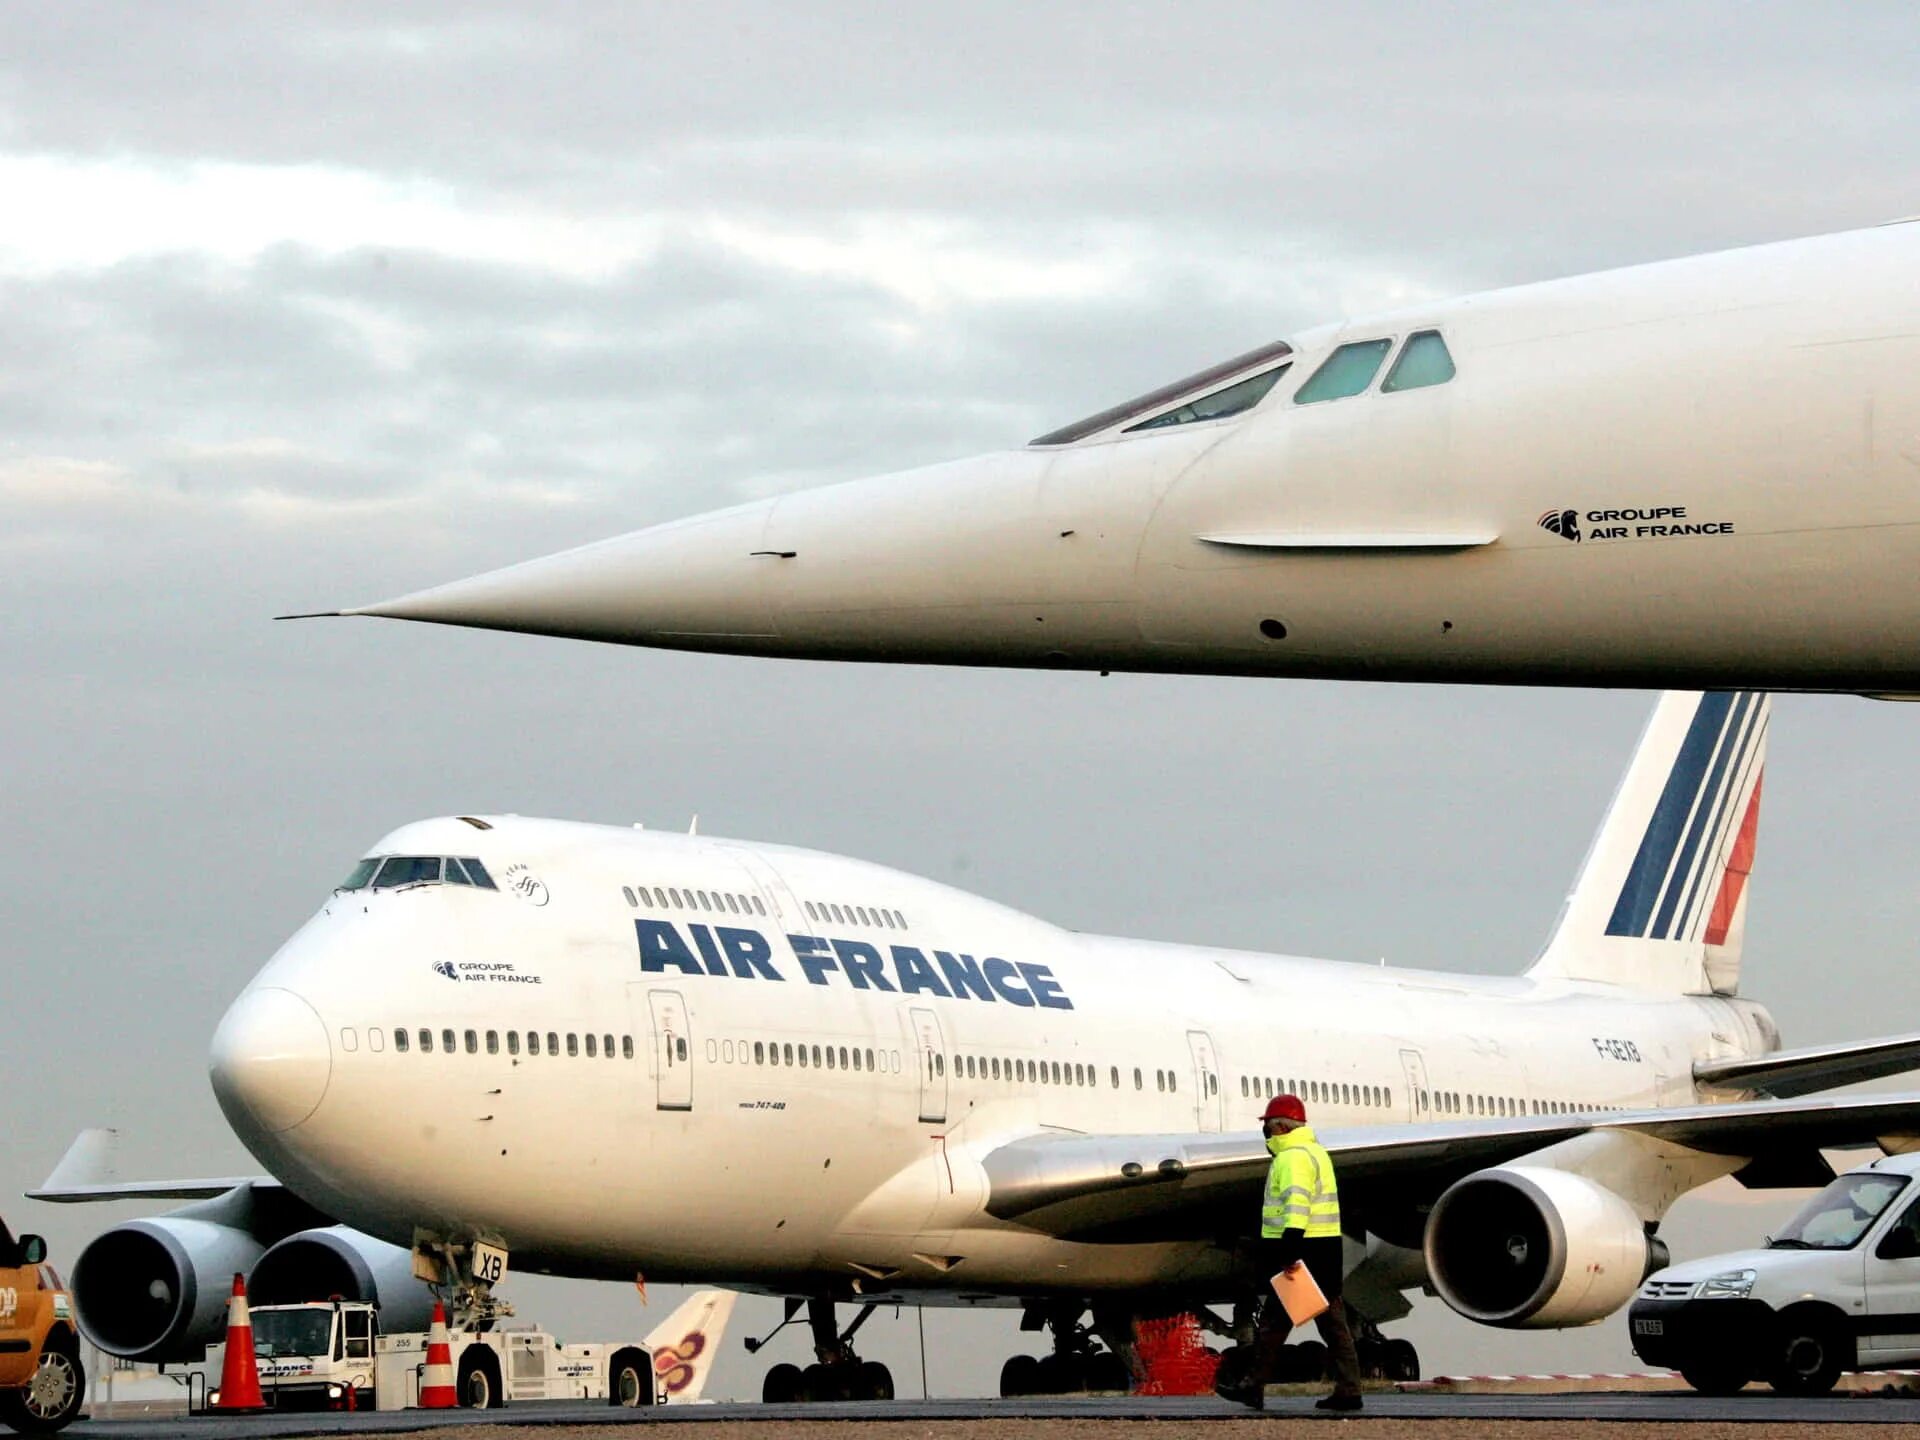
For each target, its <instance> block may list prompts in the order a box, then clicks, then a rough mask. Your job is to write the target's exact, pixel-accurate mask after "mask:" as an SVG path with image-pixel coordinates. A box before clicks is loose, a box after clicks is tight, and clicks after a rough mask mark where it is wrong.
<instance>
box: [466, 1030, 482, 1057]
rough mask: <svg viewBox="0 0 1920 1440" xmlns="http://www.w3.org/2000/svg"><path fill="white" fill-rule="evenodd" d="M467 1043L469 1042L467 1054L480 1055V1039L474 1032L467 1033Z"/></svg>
mask: <svg viewBox="0 0 1920 1440" xmlns="http://www.w3.org/2000/svg"><path fill="white" fill-rule="evenodd" d="M466 1041H467V1054H469V1055H478V1054H479V1053H480V1037H479V1036H478V1035H476V1034H475V1033H474V1032H473V1031H471V1030H469V1031H467V1034H466Z"/></svg>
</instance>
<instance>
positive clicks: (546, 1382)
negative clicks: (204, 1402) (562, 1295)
mask: <svg viewBox="0 0 1920 1440" xmlns="http://www.w3.org/2000/svg"><path fill="white" fill-rule="evenodd" d="M732 1300H733V1296H732V1294H731V1293H730V1292H720V1291H701V1292H699V1293H698V1294H696V1295H694V1296H693V1297H692V1298H691V1299H690V1300H689V1301H688V1302H687V1304H686V1305H683V1306H682V1307H681V1309H680V1310H679V1311H676V1312H675V1314H674V1316H673V1317H672V1318H671V1319H669V1320H668V1321H667V1322H666V1324H665V1325H663V1326H661V1327H660V1328H659V1329H658V1330H656V1331H654V1332H653V1334H651V1335H649V1336H648V1337H647V1339H646V1340H644V1341H639V1340H636V1341H619V1340H616V1341H595V1342H587V1343H582V1344H575V1345H563V1344H561V1343H560V1342H559V1341H558V1340H556V1339H555V1338H554V1337H553V1336H552V1335H550V1334H548V1333H547V1332H546V1331H545V1330H542V1329H540V1328H539V1327H538V1326H536V1325H532V1324H527V1323H524V1322H521V1323H516V1322H512V1321H503V1320H500V1319H498V1318H487V1319H483V1320H478V1321H476V1322H475V1323H473V1324H472V1325H466V1324H456V1325H454V1326H453V1328H452V1329H451V1331H450V1334H449V1343H450V1347H451V1351H452V1355H453V1362H454V1363H453V1368H454V1387H455V1394H456V1395H457V1397H458V1400H459V1403H460V1404H461V1405H463V1406H466V1407H469V1408H471V1409H476V1410H487V1409H499V1408H501V1407H502V1406H505V1405H507V1404H509V1403H512V1402H517V1401H527V1400H605V1401H607V1402H608V1403H609V1404H612V1405H620V1406H625V1407H628V1408H637V1407H640V1406H646V1405H664V1404H668V1403H673V1402H686V1401H691V1400H694V1399H697V1398H698V1397H699V1394H700V1390H701V1388H702V1386H703V1385H704V1384H705V1381H706V1377H707V1374H708V1371H709V1369H710V1368H711V1361H712V1354H713V1351H715V1350H717V1349H718V1345H719V1339H720V1327H721V1326H722V1325H724V1323H725V1319H726V1315H725V1311H726V1310H728V1309H731V1306H732ZM252 1322H253V1345H254V1355H255V1358H256V1362H257V1364H258V1366H259V1371H260V1389H261V1392H262V1394H263V1395H264V1396H265V1397H266V1400H267V1404H268V1405H269V1406H271V1407H272V1408H274V1409H278V1410H406V1409H412V1408H414V1407H416V1406H418V1405H419V1404H420V1403H421V1399H420V1392H421V1387H422V1381H423V1372H424V1371H425V1368H426V1365H427V1359H428V1357H427V1345H428V1332H426V1331H406V1332H400V1333H396V1334H382V1333H381V1330H380V1310H379V1306H378V1305H376V1304H374V1303H373V1302H371V1301H367V1300H345V1299H333V1300H324V1301H306V1302H300V1303H294V1304H276V1305H256V1306H254V1307H252ZM676 1327H677V1329H678V1330H679V1331H683V1332H684V1333H683V1334H682V1333H665V1332H673V1331H675V1330H676ZM703 1362H704V1363H703ZM210 1398H212V1399H214V1401H215V1403H217V1395H216V1396H215V1397H210Z"/></svg>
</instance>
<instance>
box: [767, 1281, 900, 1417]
mask: <svg viewBox="0 0 1920 1440" xmlns="http://www.w3.org/2000/svg"><path fill="white" fill-rule="evenodd" d="M803 1305H804V1306H805V1308H806V1312H807V1326H808V1328H809V1329H810V1330H811V1331H812V1332H813V1355H814V1362H813V1364H811V1365H809V1366H807V1367H806V1368H805V1369H804V1370H803V1369H801V1368H800V1367H799V1366H798V1365H793V1364H789V1363H786V1362H784V1361H783V1362H782V1363H780V1364H778V1365H775V1366H774V1367H773V1368H772V1369H770V1370H768V1371H767V1374H766V1378H765V1379H764V1380H763V1381H761V1384H760V1399H761V1400H762V1401H763V1402H764V1403H766V1404H769V1405H791V1404H794V1403H796V1402H803V1401H817V1400H891V1399H893V1372H892V1371H891V1370H889V1369H887V1367H886V1366H885V1365H882V1364H881V1363H880V1362H879V1361H877V1360H862V1359H861V1358H860V1357H859V1355H857V1354H856V1353H854V1348H853V1337H854V1335H855V1334H856V1333H857V1332H858V1331H859V1329H860V1327H861V1326H862V1325H864V1324H866V1323H867V1317H868V1316H870V1315H872V1314H873V1312H874V1311H875V1310H876V1309H877V1308H879V1307H878V1306H876V1305H874V1304H872V1303H868V1304H865V1305H862V1306H861V1307H860V1313H859V1314H857V1315H855V1316H854V1317H853V1323H852V1324H851V1325H849V1326H847V1328H846V1329H845V1330H844V1331H842V1330H841V1329H840V1328H839V1324H838V1322H837V1321H836V1320H835V1318H834V1304H833V1301H832V1300H831V1299H828V1298H827V1297H826V1296H814V1297H812V1298H810V1299H808V1300H805V1301H801V1300H788V1301H787V1313H786V1318H785V1319H783V1320H782V1321H781V1322H780V1323H779V1324H778V1325H776V1326H775V1327H774V1328H773V1329H772V1330H771V1331H769V1332H768V1333H767V1334H766V1335H765V1336H764V1337H763V1338H761V1339H758V1340H752V1339H750V1340H748V1341H747V1353H748V1354H752V1353H754V1352H755V1351H757V1350H759V1348H760V1347H761V1346H762V1345H764V1344H766V1343H767V1341H768V1340H771V1339H772V1338H773V1337H774V1336H775V1335H777V1334H779V1333H780V1331H782V1330H784V1329H785V1328H786V1327H787V1326H788V1325H790V1324H791V1323H793V1321H794V1319H795V1318H796V1317H797V1316H798V1315H799V1313H800V1310H801V1307H802V1306H803Z"/></svg>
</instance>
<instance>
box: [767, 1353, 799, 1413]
mask: <svg viewBox="0 0 1920 1440" xmlns="http://www.w3.org/2000/svg"><path fill="white" fill-rule="evenodd" d="M804 1383H805V1382H804V1379H803V1377H802V1376H801V1374H800V1367H799V1366H798V1365H790V1364H788V1363H787V1362H786V1361H784V1360H782V1361H781V1362H780V1363H779V1364H778V1365H775V1366H774V1367H773V1368H772V1369H770V1370H769V1371H767V1376H766V1379H764V1380H762V1381H761V1382H760V1403H761V1404H762V1405H791V1404H793V1403H794V1401H796V1400H798V1399H800V1398H801V1387H802V1385H803V1384H804Z"/></svg>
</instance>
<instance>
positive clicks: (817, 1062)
mask: <svg viewBox="0 0 1920 1440" xmlns="http://www.w3.org/2000/svg"><path fill="white" fill-rule="evenodd" d="M813 1068H814V1069H816V1070H818V1069H819V1068H820V1047H819V1046H818V1045H816V1046H814V1047H813Z"/></svg>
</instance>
